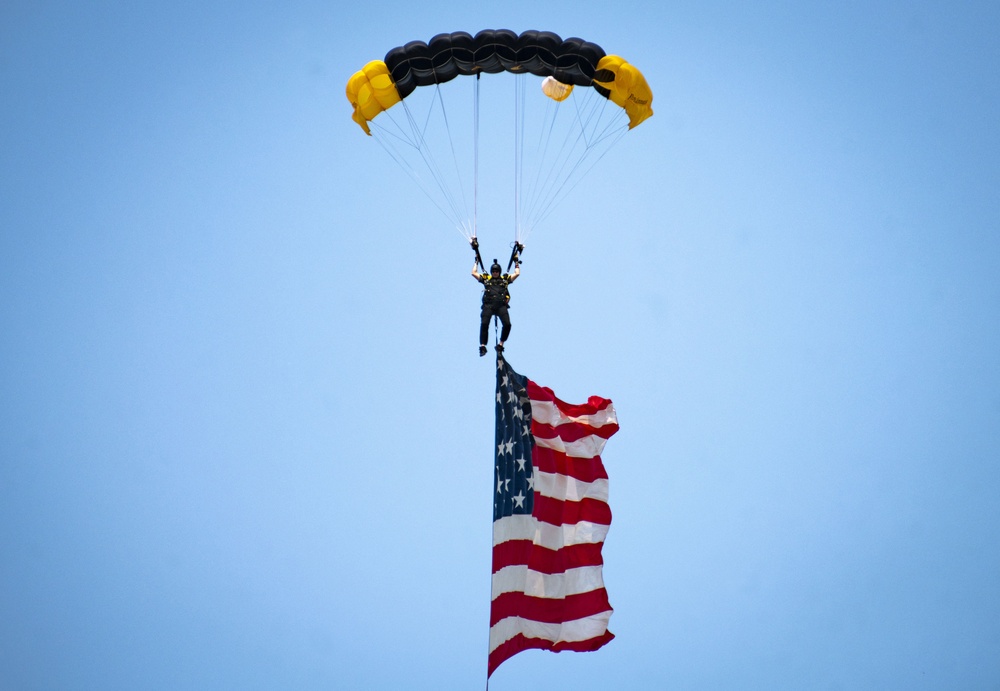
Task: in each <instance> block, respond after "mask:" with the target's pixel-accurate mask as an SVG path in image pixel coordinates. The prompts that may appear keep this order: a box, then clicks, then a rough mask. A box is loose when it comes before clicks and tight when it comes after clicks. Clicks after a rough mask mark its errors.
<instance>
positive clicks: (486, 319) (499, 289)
mask: <svg viewBox="0 0 1000 691" xmlns="http://www.w3.org/2000/svg"><path fill="white" fill-rule="evenodd" d="M479 282H480V283H482V284H483V311H482V314H481V315H480V323H479V343H480V345H486V340H487V339H488V338H489V334H490V319H491V318H492V317H493V316H494V315H496V316H497V317H498V318H499V319H500V323H501V324H502V325H503V328H502V329H501V330H500V342H501V343H503V342H504V341H506V340H507V337H508V336H509V335H510V315H508V314H507V300H509V299H510V296H509V295H508V294H507V285H508V284H509V283H510V276H509V275H507V274H504V275H503V276H499V277H498V278H493V277H492V276H491V275H489V274H480V275H479Z"/></svg>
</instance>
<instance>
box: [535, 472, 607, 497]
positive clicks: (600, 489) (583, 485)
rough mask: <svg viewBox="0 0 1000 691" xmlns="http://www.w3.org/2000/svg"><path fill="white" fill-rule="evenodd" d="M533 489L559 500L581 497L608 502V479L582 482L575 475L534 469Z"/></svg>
mask: <svg viewBox="0 0 1000 691" xmlns="http://www.w3.org/2000/svg"><path fill="white" fill-rule="evenodd" d="M534 478H535V491H536V492H539V493H541V494H543V495H545V496H546V497H552V498H553V499H559V500H560V501H580V500H581V499H597V500H599V501H603V502H604V503H605V504H606V503H607V502H608V480H607V478H600V479H597V480H594V481H593V482H584V481H583V480H577V479H576V478H575V477H569V476H568V475H562V474H559V473H543V472H541V471H537V470H536V471H535V475H534Z"/></svg>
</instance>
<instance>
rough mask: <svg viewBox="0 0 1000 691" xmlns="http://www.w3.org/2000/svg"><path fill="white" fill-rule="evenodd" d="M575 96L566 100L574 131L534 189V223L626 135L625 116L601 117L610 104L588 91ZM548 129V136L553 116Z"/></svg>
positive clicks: (568, 129) (542, 219)
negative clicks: (571, 108)
mask: <svg viewBox="0 0 1000 691" xmlns="http://www.w3.org/2000/svg"><path fill="white" fill-rule="evenodd" d="M578 94H579V92H578V91H575V92H574V93H573V94H572V95H571V96H570V98H569V99H568V100H570V101H572V102H573V107H574V112H575V115H574V116H571V117H573V119H574V120H575V122H576V127H574V128H567V129H566V132H567V134H566V137H565V139H564V140H563V142H562V145H561V147H560V148H559V151H558V152H557V153H556V154H555V155H554V157H553V160H552V163H551V166H549V167H547V168H546V169H545V171H544V172H545V173H546V175H547V177H546V179H545V180H544V181H543V182H540V183H539V184H538V185H536V189H537V190H539V195H540V196H539V197H538V200H537V201H538V204H537V207H536V208H534V209H533V210H532V213H533V214H534V213H537V217H536V218H534V221H535V223H541V222H542V221H544V220H545V219H547V218H548V217H549V216H550V215H551V214H552V212H553V211H554V210H555V209H556V208H557V206H558V202H560V201H561V200H562V199H564V198H565V197H566V196H568V195H569V193H570V192H571V191H572V190H573V189H575V188H576V186H577V185H578V184H579V183H580V182H581V181H582V180H583V179H584V178H585V177H586V176H587V173H589V172H590V170H592V169H593V167H594V166H595V165H597V163H598V162H599V161H600V160H601V159H602V158H604V156H605V155H606V154H607V152H608V151H609V150H611V149H612V148H614V145H615V144H616V143H617V142H618V140H619V139H621V137H622V136H624V134H625V133H626V132H627V131H628V127H627V125H626V124H625V123H624V113H621V114H618V113H617V112H616V111H615V110H613V109H612V110H611V111H610V113H611V115H610V119H608V118H605V117H604V116H605V115H606V114H607V113H608V112H609V111H608V109H607V104H608V103H609V101H608V100H607V99H606V98H604V97H602V96H599V95H598V94H597V93H596V92H594V91H591V90H588V91H586V92H585V94H587V95H586V96H581V97H580V98H577V96H578ZM560 105H562V104H560ZM548 129H549V133H550V134H551V132H552V131H554V129H555V115H553V117H552V120H551V122H550V126H549V128H548ZM546 150H547V144H546ZM595 155H596V158H595ZM542 168H543V167H542V166H539V167H538V173H539V175H541V174H542V172H543V170H542ZM541 192H544V195H542V194H541Z"/></svg>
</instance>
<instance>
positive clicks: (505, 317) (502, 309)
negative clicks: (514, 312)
mask: <svg viewBox="0 0 1000 691" xmlns="http://www.w3.org/2000/svg"><path fill="white" fill-rule="evenodd" d="M496 313H497V316H498V317H500V324H502V325H503V328H502V329H500V344H501V345H503V344H504V342H505V341H506V340H507V337H508V336H510V315H509V314H507V305H499V306H498V307H497V308H496Z"/></svg>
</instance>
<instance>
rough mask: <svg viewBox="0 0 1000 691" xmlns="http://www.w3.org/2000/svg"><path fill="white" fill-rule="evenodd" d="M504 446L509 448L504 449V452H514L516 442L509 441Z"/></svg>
mask: <svg viewBox="0 0 1000 691" xmlns="http://www.w3.org/2000/svg"><path fill="white" fill-rule="evenodd" d="M504 446H506V447H507V450H506V451H504V453H509V454H513V453H514V442H512V441H509V442H507V443H506V444H504Z"/></svg>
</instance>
